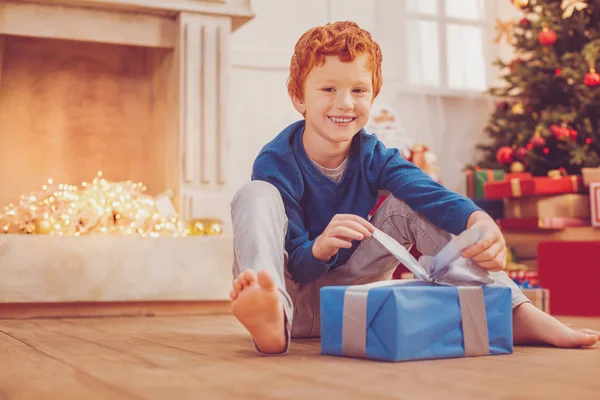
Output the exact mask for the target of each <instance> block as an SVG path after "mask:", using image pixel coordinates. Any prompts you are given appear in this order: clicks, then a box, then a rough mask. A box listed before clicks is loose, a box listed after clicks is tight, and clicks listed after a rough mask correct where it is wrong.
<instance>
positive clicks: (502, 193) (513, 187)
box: [483, 178, 534, 199]
mask: <svg viewBox="0 0 600 400" xmlns="http://www.w3.org/2000/svg"><path fill="white" fill-rule="evenodd" d="M533 188H534V184H533V179H518V178H514V179H511V180H507V181H502V182H488V183H486V184H484V185H483V196H484V197H485V198H486V199H503V198H505V197H521V196H528V195H531V194H533Z"/></svg>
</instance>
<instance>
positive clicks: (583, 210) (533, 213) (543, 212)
mask: <svg viewBox="0 0 600 400" xmlns="http://www.w3.org/2000/svg"><path fill="white" fill-rule="evenodd" d="M504 217H505V218H537V217H568V218H590V196H589V194H576V193H567V194H559V195H555V196H527V197H519V198H506V199H504Z"/></svg>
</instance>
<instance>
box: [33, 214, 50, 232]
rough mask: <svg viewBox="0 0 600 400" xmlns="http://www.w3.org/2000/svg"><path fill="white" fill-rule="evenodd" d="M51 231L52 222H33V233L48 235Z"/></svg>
mask: <svg viewBox="0 0 600 400" xmlns="http://www.w3.org/2000/svg"><path fill="white" fill-rule="evenodd" d="M51 231H52V222H50V220H49V219H48V218H41V219H36V220H35V233H37V234H40V235H48V234H50V232H51Z"/></svg>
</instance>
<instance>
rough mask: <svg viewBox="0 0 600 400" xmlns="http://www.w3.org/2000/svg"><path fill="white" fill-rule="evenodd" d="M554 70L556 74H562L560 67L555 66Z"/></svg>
mask: <svg viewBox="0 0 600 400" xmlns="http://www.w3.org/2000/svg"><path fill="white" fill-rule="evenodd" d="M554 72H555V73H556V75H560V74H562V69H560V68H556V70H555V71H554Z"/></svg>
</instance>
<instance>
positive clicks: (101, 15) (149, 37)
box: [0, 2, 177, 48]
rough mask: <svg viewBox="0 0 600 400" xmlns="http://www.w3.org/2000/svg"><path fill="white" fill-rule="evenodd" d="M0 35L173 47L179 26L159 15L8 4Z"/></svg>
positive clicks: (3, 11) (1, 14)
mask: <svg viewBox="0 0 600 400" xmlns="http://www.w3.org/2000/svg"><path fill="white" fill-rule="evenodd" d="M0 33H3V34H6V35H16V36H29V37H40V38H48V39H67V40H79V41H86V42H99V43H113V44H121V45H134V46H146V47H162V48H173V47H175V40H176V35H177V24H176V23H175V21H174V20H173V19H170V18H167V17H161V16H157V15H141V14H134V13H128V12H119V11H115V10H112V11H104V10H94V9H86V8H77V7H69V8H66V7H57V6H52V5H42V4H27V3H10V2H9V3H5V4H4V5H2V7H1V8H0Z"/></svg>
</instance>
